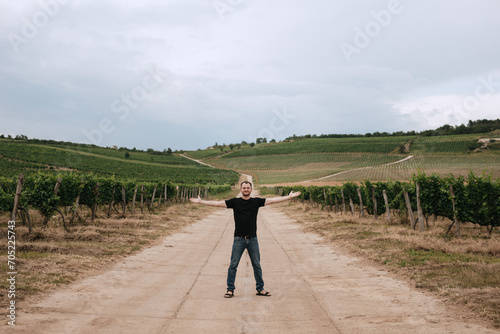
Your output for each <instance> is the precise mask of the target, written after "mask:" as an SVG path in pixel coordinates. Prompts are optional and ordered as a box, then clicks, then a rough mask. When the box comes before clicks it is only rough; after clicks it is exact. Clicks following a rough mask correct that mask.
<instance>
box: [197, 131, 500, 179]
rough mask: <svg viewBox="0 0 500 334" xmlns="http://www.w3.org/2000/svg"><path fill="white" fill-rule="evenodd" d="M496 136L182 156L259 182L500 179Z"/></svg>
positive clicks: (321, 141)
mask: <svg viewBox="0 0 500 334" xmlns="http://www.w3.org/2000/svg"><path fill="white" fill-rule="evenodd" d="M496 137H498V131H497V132H495V131H493V132H491V133H486V134H465V135H449V136H435V137H426V136H391V137H359V138H303V139H298V140H291V141H287V142H281V143H269V144H267V143H265V144H257V145H255V146H254V147H250V146H249V145H247V146H242V147H241V148H239V149H238V148H237V147H236V148H235V146H233V147H232V148H231V147H224V148H223V150H222V151H221V150H216V149H207V150H204V151H194V152H187V154H189V155H191V156H193V157H198V158H202V159H203V161H204V162H206V163H208V164H211V165H214V166H218V167H220V168H228V169H232V170H236V171H238V172H241V173H247V174H251V175H252V176H253V177H254V179H255V180H256V181H257V182H258V183H260V184H262V185H265V184H268V185H269V184H283V183H293V182H304V181H306V180H307V181H313V182H316V183H321V184H322V185H324V184H329V183H330V184H335V183H338V182H356V181H359V180H370V181H386V180H399V181H406V180H409V179H410V178H411V177H412V175H413V174H415V173H418V172H421V173H426V174H428V175H431V174H438V175H440V176H442V177H444V176H446V175H448V174H453V175H455V176H457V177H458V176H460V175H467V174H468V173H469V172H470V171H472V172H474V173H476V174H482V173H484V172H487V173H491V174H492V176H493V177H500V151H499V150H498V146H499V145H498V143H499V142H500V141H499V140H495V139H494V138H496ZM317 179H321V180H317Z"/></svg>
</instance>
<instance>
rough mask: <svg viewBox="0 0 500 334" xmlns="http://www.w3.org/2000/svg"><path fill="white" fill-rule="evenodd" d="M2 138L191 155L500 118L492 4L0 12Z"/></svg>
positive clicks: (147, 5) (50, 2)
mask: <svg viewBox="0 0 500 334" xmlns="http://www.w3.org/2000/svg"><path fill="white" fill-rule="evenodd" d="M0 13H1V14H0V15H1V20H0V36H1V40H0V50H1V54H0V134H4V135H9V134H10V135H12V136H15V135H19V134H23V135H26V136H28V137H29V138H40V139H54V140H63V141H71V142H82V143H83V142H86V143H92V144H96V145H99V146H112V145H117V146H119V147H128V148H133V147H136V148H138V149H147V148H153V149H155V150H163V149H166V148H172V149H173V150H181V149H186V150H195V149H198V148H202V149H203V148H206V147H207V146H210V145H213V144H214V143H216V142H217V143H219V144H223V143H226V144H229V143H239V142H241V141H247V142H251V141H254V140H255V139H256V138H257V137H266V138H267V139H268V140H270V139H276V140H283V139H285V138H286V137H288V136H292V135H293V134H296V135H305V134H318V135H320V134H330V133H361V134H364V133H367V132H375V131H379V132H383V131H387V132H394V131H399V130H403V131H409V130H416V131H420V130H425V129H434V128H436V127H439V126H441V125H444V124H451V125H458V124H462V123H465V124H467V122H468V121H469V120H470V119H472V120H477V119H483V118H487V119H496V118H500V43H499V41H500V20H499V19H498V14H499V13H500V1H498V0H440V1H436V0H408V1H404V0H401V1H395V0H382V1H378V0H359V1H347V0H344V1H340V0H330V1H328V0H308V1H306V0H286V1H285V0H266V1H264V0H141V1H130V0H129V1H124V0H95V1H94V0H88V1H86V0H81V1H69V0H41V1H28V0H26V1H11V0H0Z"/></svg>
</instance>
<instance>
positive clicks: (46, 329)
mask: <svg viewBox="0 0 500 334" xmlns="http://www.w3.org/2000/svg"><path fill="white" fill-rule="evenodd" d="M233 224H234V223H233V218H232V211H231V210H226V209H220V211H216V212H215V213H214V214H212V215H210V216H209V217H207V218H205V219H203V220H201V221H199V222H196V223H194V224H193V225H191V226H189V227H187V228H185V229H184V230H182V232H180V233H177V234H174V235H172V236H169V237H167V238H166V239H165V240H164V241H163V242H162V243H161V244H159V245H158V246H155V247H152V248H149V249H147V250H145V251H143V252H142V253H140V254H137V255H135V256H132V257H129V258H127V259H126V260H123V261H122V262H120V263H117V264H116V265H114V266H113V267H111V268H109V270H108V271H106V272H103V273H102V274H100V275H98V276H94V277H91V278H88V279H84V280H82V281H80V282H77V283H75V284H72V285H70V286H69V287H67V288H64V289H61V290H60V291H59V292H57V293H55V294H53V295H51V296H50V297H48V298H47V299H45V300H44V301H42V302H40V303H39V304H37V305H34V307H32V308H31V310H30V311H29V313H26V312H25V313H20V314H19V316H18V319H17V320H18V321H17V322H18V324H19V325H18V326H16V328H15V329H16V330H15V332H16V333H30V334H33V333H51V334H54V333H65V334H66V333H92V334H98V333H99V334H100V333H120V334H122V333H134V334H136V333H349V334H352V333H384V334H387V333H398V334H400V333H426V334H429V333H436V334H443V333H455V334H456V333H475V334H481V333H498V331H495V330H491V329H486V328H483V327H480V326H477V325H473V324H466V323H464V319H457V318H453V317H451V316H450V314H448V313H447V311H446V310H445V308H444V306H443V305H442V304H440V303H439V302H438V301H436V300H435V299H432V298H429V297H427V296H425V295H424V294H422V293H420V292H418V291H415V290H412V289H411V288H409V287H408V286H407V285H406V284H405V283H403V282H401V281H398V280H395V279H393V278H390V277H389V276H388V275H387V274H386V273H384V272H383V271H380V270H378V269H375V268H371V267H366V266H363V265H362V264H361V261H358V260H356V259H354V258H352V257H348V256H346V255H344V254H342V253H340V252H339V251H338V250H335V249H333V248H331V247H330V246H327V245H326V244H324V243H322V241H321V239H320V238H319V237H317V236H316V235H314V234H310V233H304V232H303V231H302V230H301V227H300V226H299V225H297V224H294V223H293V222H291V221H290V220H289V219H288V218H287V217H286V216H285V215H284V214H283V213H281V212H280V211H279V210H278V209H277V208H274V207H264V208H261V211H260V213H259V223H258V224H259V225H258V235H259V242H260V247H261V257H262V267H263V273H264V280H265V283H266V285H265V289H266V290H269V291H270V292H272V294H273V296H272V297H261V296H256V295H255V281H254V278H253V272H252V269H251V265H250V263H249V259H248V256H247V255H246V253H245V254H244V257H243V258H242V261H241V263H240V266H239V268H238V273H237V280H236V291H235V297H234V298H232V299H225V298H223V295H224V293H225V289H226V285H225V281H226V273H227V267H228V262H229V255H230V250H231V244H232V234H233V229H234V226H233ZM0 329H1V328H0ZM3 329H4V330H5V328H3Z"/></svg>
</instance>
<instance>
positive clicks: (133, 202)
mask: <svg viewBox="0 0 500 334" xmlns="http://www.w3.org/2000/svg"><path fill="white" fill-rule="evenodd" d="M137 188H139V186H135V189H134V197H133V198H132V214H134V212H135V198H136V197H137Z"/></svg>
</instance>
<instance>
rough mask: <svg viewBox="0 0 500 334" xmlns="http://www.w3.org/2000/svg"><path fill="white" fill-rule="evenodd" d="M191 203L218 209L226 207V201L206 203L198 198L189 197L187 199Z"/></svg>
mask: <svg viewBox="0 0 500 334" xmlns="http://www.w3.org/2000/svg"><path fill="white" fill-rule="evenodd" d="M189 200H190V201H191V202H193V203H196V204H203V205H208V206H216V207H219V208H227V206H226V201H207V200H202V199H201V198H200V196H198V197H191V198H190V199H189Z"/></svg>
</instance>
